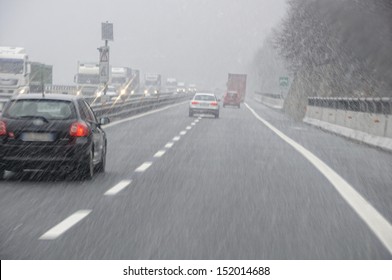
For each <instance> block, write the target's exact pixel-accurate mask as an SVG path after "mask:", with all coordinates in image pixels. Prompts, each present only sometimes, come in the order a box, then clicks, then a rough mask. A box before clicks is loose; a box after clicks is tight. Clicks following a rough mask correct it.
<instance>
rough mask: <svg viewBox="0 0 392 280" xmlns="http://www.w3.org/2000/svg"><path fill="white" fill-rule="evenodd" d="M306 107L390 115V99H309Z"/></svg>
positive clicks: (391, 108) (391, 101) (391, 103)
mask: <svg viewBox="0 0 392 280" xmlns="http://www.w3.org/2000/svg"><path fill="white" fill-rule="evenodd" d="M308 105H309V106H315V107H322V108H330V109H336V110H344V111H353V112H364V113H372V114H384V115H391V114H392V98H389V97H380V98H345V97H335V98H334V97H309V98H308Z"/></svg>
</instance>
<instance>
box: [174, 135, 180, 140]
mask: <svg viewBox="0 0 392 280" xmlns="http://www.w3.org/2000/svg"><path fill="white" fill-rule="evenodd" d="M180 138H181V137H180V136H176V137H174V138H173V141H178V140H180Z"/></svg>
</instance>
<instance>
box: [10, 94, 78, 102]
mask: <svg viewBox="0 0 392 280" xmlns="http://www.w3.org/2000/svg"><path fill="white" fill-rule="evenodd" d="M82 98H83V97H81V96H77V95H68V94H58V93H45V96H43V95H42V93H26V94H19V95H17V96H13V97H11V100H18V99H46V100H64V101H73V100H78V99H82Z"/></svg>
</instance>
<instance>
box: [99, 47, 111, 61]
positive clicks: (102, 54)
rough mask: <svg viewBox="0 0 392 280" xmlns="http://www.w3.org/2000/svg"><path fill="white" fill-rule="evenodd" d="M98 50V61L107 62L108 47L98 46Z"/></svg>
mask: <svg viewBox="0 0 392 280" xmlns="http://www.w3.org/2000/svg"><path fill="white" fill-rule="evenodd" d="M98 50H99V63H101V62H109V47H106V46H105V47H100V48H98Z"/></svg>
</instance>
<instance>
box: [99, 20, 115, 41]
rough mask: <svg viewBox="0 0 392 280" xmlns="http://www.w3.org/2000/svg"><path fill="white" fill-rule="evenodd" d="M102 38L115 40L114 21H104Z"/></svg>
mask: <svg viewBox="0 0 392 280" xmlns="http://www.w3.org/2000/svg"><path fill="white" fill-rule="evenodd" d="M102 40H104V41H113V23H110V22H102Z"/></svg>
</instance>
